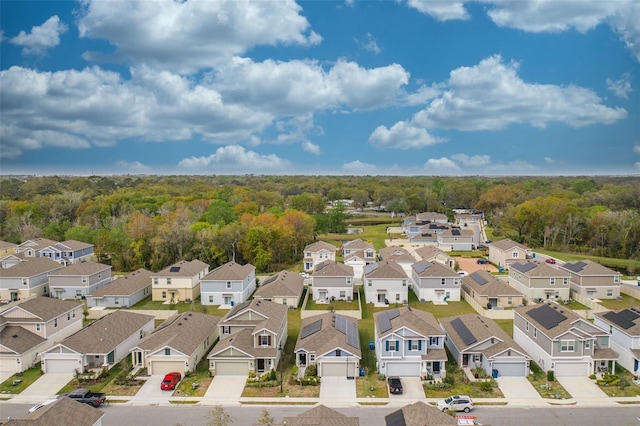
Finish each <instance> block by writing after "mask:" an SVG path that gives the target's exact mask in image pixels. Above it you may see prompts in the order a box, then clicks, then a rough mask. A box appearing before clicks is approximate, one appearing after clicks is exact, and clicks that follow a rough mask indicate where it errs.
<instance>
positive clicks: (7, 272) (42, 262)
mask: <svg viewBox="0 0 640 426" xmlns="http://www.w3.org/2000/svg"><path fill="white" fill-rule="evenodd" d="M27 259H29V260H26V261H24V262H21V263H19V264H17V265H15V266H12V267H11V268H6V269H5V268H0V278H29V277H34V276H36V275H41V274H45V273H52V272H54V271H56V270H58V269H62V268H63V267H64V266H63V265H61V264H59V263H58V262H56V261H55V260H51V259H49V258H48V257H38V258H35V259H31V258H27Z"/></svg>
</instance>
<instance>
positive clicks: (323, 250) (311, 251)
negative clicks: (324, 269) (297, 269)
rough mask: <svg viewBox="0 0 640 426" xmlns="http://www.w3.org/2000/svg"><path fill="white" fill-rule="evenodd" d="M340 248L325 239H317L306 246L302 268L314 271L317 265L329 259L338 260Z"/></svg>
mask: <svg viewBox="0 0 640 426" xmlns="http://www.w3.org/2000/svg"><path fill="white" fill-rule="evenodd" d="M337 250H338V248H337V247H336V246H334V245H333V244H329V243H327V242H324V241H316V242H315V243H311V244H309V245H308V246H306V247H305V248H304V258H303V259H302V268H303V269H304V270H305V271H313V270H314V269H315V267H316V266H317V265H319V264H321V263H322V262H325V261H327V260H331V261H334V262H335V261H336V251H337Z"/></svg>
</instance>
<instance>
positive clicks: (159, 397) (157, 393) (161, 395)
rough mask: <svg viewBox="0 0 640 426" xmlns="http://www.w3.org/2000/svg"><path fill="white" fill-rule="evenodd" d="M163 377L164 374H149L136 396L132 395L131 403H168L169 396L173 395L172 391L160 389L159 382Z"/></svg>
mask: <svg viewBox="0 0 640 426" xmlns="http://www.w3.org/2000/svg"><path fill="white" fill-rule="evenodd" d="M162 379H164V374H154V375H153V376H149V378H148V379H147V381H146V383H145V384H144V385H142V387H141V388H140V390H139V391H138V393H136V396H134V397H133V399H132V400H131V403H132V404H133V405H136V404H140V405H150V404H160V403H168V402H169V398H170V397H171V396H172V395H173V391H164V390H162V389H160V383H162Z"/></svg>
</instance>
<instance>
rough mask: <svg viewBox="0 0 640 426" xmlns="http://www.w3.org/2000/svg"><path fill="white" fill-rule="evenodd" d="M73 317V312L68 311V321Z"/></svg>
mask: <svg viewBox="0 0 640 426" xmlns="http://www.w3.org/2000/svg"><path fill="white" fill-rule="evenodd" d="M70 319H71V312H67V321H69V320H70Z"/></svg>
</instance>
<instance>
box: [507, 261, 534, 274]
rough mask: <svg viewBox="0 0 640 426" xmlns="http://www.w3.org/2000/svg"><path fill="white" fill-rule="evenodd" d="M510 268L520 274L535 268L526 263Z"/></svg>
mask: <svg viewBox="0 0 640 426" xmlns="http://www.w3.org/2000/svg"><path fill="white" fill-rule="evenodd" d="M511 267H512V268H514V269H516V270H518V271H520V272H529V271H530V270H532V269H533V268H535V267H536V264H535V263H531V262H527V263H515V264H513V265H511Z"/></svg>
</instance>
